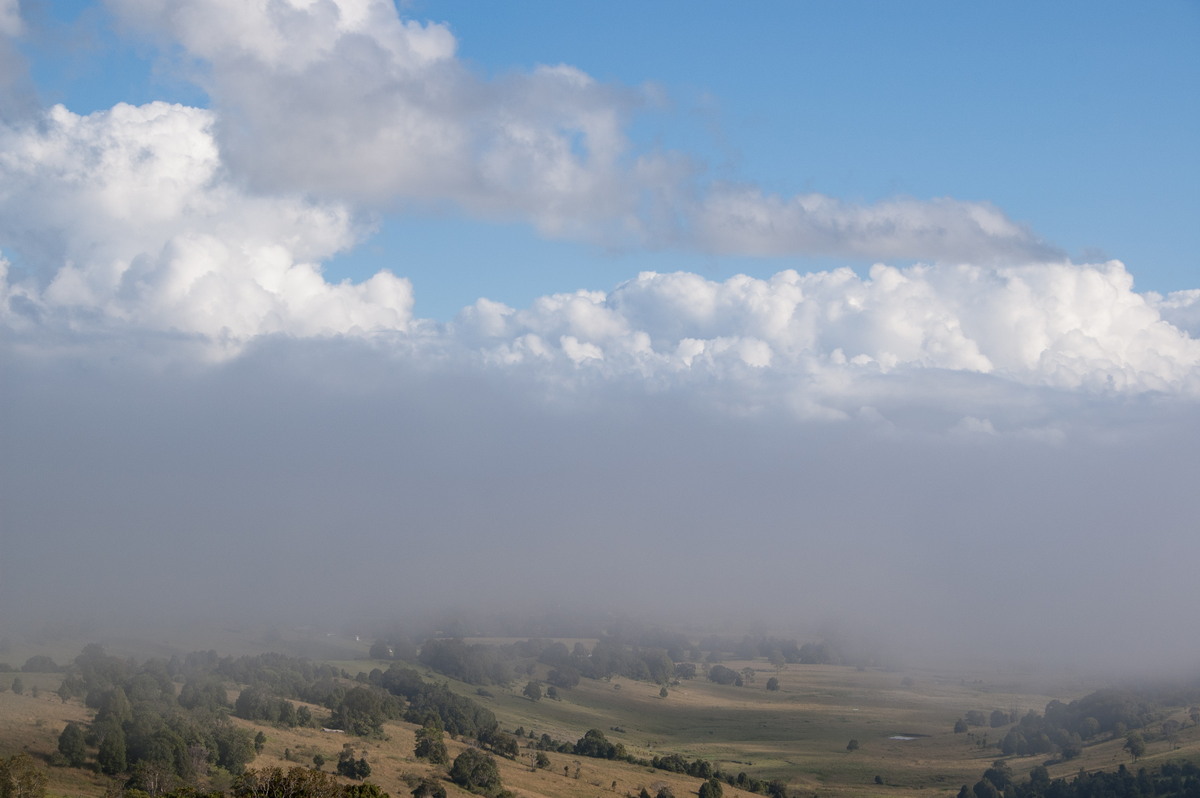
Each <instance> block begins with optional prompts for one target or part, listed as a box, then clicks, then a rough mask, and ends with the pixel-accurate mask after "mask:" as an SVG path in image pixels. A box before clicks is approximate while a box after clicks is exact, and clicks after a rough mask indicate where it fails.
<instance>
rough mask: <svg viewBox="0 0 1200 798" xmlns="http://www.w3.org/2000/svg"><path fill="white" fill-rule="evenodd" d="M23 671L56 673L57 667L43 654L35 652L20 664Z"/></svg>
mask: <svg viewBox="0 0 1200 798" xmlns="http://www.w3.org/2000/svg"><path fill="white" fill-rule="evenodd" d="M21 670H22V671H24V672H25V673H58V671H59V667H58V666H57V665H55V664H54V660H52V659H50V658H49V657H47V656H46V655H45V654H35V655H34V656H32V657H30V658H29V659H27V660H25V664H24V665H22V666H21Z"/></svg>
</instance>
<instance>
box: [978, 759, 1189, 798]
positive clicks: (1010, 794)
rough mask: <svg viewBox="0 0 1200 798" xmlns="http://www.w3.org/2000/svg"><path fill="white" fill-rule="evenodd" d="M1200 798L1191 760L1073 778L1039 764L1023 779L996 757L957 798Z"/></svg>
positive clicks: (1084, 773) (1119, 768)
mask: <svg viewBox="0 0 1200 798" xmlns="http://www.w3.org/2000/svg"><path fill="white" fill-rule="evenodd" d="M1000 796H1003V798H1108V797H1109V796H1127V797H1128V798H1151V797H1152V796H1157V798H1200V765H1196V764H1194V763H1191V762H1183V763H1168V764H1165V765H1162V766H1161V767H1158V768H1155V769H1153V770H1147V769H1145V768H1141V769H1140V770H1138V772H1137V773H1136V774H1135V773H1132V772H1131V771H1130V770H1129V769H1128V768H1126V767H1125V765H1121V766H1120V767H1118V768H1117V770H1116V772H1105V771H1099V772H1096V773H1087V772H1085V771H1083V770H1080V771H1079V773H1078V774H1077V775H1076V776H1075V777H1074V778H1072V779H1069V780H1068V779H1051V778H1050V774H1049V773H1048V772H1047V771H1046V768H1045V767H1044V766H1042V765H1039V766H1037V767H1035V768H1034V769H1033V770H1031V771H1030V773H1029V778H1028V779H1026V780H1024V781H1020V782H1018V781H1016V780H1014V779H1013V775H1012V771H1011V770H1010V769H1009V768H1008V766H1007V764H1005V763H1004V762H1003V761H998V762H996V763H995V764H993V765H992V767H990V768H988V769H987V771H985V772H984V774H983V778H981V779H980V780H979V781H978V782H976V783H975V785H974V786H973V787H970V788H968V787H967V786H966V785H965V784H964V785H963V787H962V789H961V790H959V792H958V798H1000Z"/></svg>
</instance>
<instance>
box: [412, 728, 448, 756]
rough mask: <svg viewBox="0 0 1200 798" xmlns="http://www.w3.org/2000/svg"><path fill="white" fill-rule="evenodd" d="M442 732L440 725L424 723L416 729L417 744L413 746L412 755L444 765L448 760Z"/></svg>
mask: <svg viewBox="0 0 1200 798" xmlns="http://www.w3.org/2000/svg"><path fill="white" fill-rule="evenodd" d="M443 737H444V732H443V731H442V728H441V726H440V725H434V724H426V725H425V726H422V727H421V728H419V729H417V744H416V746H415V747H414V748H413V756H415V757H417V758H418V759H428V760H429V761H430V762H432V763H433V764H435V765H444V764H446V763H447V762H449V761H450V754H449V753H447V752H446V743H445V742H444V741H443Z"/></svg>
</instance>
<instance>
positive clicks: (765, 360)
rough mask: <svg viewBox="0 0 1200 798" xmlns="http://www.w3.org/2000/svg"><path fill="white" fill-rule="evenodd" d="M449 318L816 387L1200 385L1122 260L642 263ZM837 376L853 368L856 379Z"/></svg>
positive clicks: (604, 360) (495, 344)
mask: <svg viewBox="0 0 1200 798" xmlns="http://www.w3.org/2000/svg"><path fill="white" fill-rule="evenodd" d="M456 334H457V335H458V336H459V340H460V341H462V342H463V343H464V344H465V345H467V346H469V347H471V348H472V349H475V350H476V351H480V352H483V353H486V354H487V355H489V356H490V359H492V360H494V361H496V362H503V363H512V362H514V361H517V360H525V359H528V360H530V361H531V362H540V363H552V362H554V360H555V357H556V355H555V348H554V347H553V346H543V347H541V348H539V349H538V350H536V353H535V352H526V353H524V354H523V353H522V352H520V351H518V350H517V349H515V348H514V342H515V341H521V340H525V339H526V338H527V337H528V336H536V337H537V339H538V340H539V341H542V342H543V343H544V342H547V341H560V342H564V343H563V344H562V346H561V350H562V352H561V356H565V358H566V359H567V360H569V361H571V362H572V363H573V364H574V365H576V366H581V365H583V364H584V360H587V361H594V362H590V363H589V364H588V365H589V366H591V367H592V368H595V369H600V370H602V371H603V373H605V374H608V375H609V376H611V377H624V376H626V375H630V374H639V375H645V376H648V377H650V378H652V381H653V380H661V379H668V380H679V379H690V378H691V377H694V376H695V375H699V374H704V375H706V377H708V378H713V379H717V380H721V381H729V382H731V383H740V382H742V381H744V380H747V379H750V380H751V381H753V379H754V378H749V377H747V375H748V374H749V373H750V372H746V371H745V367H747V366H749V367H752V368H753V369H764V370H768V371H770V372H771V373H772V374H773V375H774V376H775V377H776V378H777V379H778V380H779V381H780V382H778V383H774V384H773V387H772V388H771V390H774V391H777V392H780V393H783V392H785V391H786V390H788V386H791V387H792V388H796V387H803V388H804V390H805V391H806V392H807V393H808V395H809V397H810V398H814V397H815V398H818V399H820V398H821V396H822V394H824V395H825V398H829V397H831V396H834V395H839V394H855V393H856V392H857V393H858V394H859V395H860V396H861V395H862V394H861V391H862V390H863V389H866V386H867V384H868V383H869V382H870V380H873V379H875V378H877V377H880V376H887V377H889V378H890V384H891V385H892V386H893V387H894V388H896V389H898V390H899V391H901V392H903V391H904V387H903V386H904V385H905V384H906V383H908V382H910V381H911V380H913V379H915V377H914V374H916V373H917V372H920V371H936V372H943V371H944V372H958V373H965V374H979V375H990V376H992V377H994V378H996V379H997V380H1001V381H1004V382H1010V383H1012V384H1015V385H1023V386H1043V387H1050V388H1054V389H1062V390H1069V391H1076V390H1084V391H1099V392H1102V393H1107V392H1118V393H1122V392H1126V393H1138V392H1147V391H1162V392H1167V393H1180V392H1182V393H1185V394H1194V393H1195V392H1196V391H1197V390H1198V389H1200V342H1198V341H1196V340H1194V339H1192V338H1191V337H1189V336H1188V335H1187V334H1186V333H1185V332H1183V331H1181V330H1179V329H1178V328H1176V327H1174V326H1172V325H1170V324H1169V323H1167V322H1166V321H1164V320H1163V319H1162V318H1161V317H1160V315H1159V313H1158V311H1157V310H1156V308H1155V307H1154V305H1153V303H1152V302H1150V301H1148V300H1147V299H1146V298H1145V297H1143V296H1141V295H1139V294H1137V293H1135V292H1134V291H1133V290H1132V279H1131V278H1130V276H1129V274H1128V273H1127V272H1126V271H1125V269H1124V267H1123V266H1122V265H1121V264H1120V263H1118V262H1115V261H1114V262H1110V263H1107V264H1101V265H1097V266H1073V265H1044V264H1038V265H1032V266H1024V267H983V266H967V265H963V266H954V267H948V266H947V267H929V266H915V267H910V268H906V269H898V268H894V267H889V266H884V265H877V266H875V267H874V268H872V270H871V273H870V275H869V276H868V277H867V278H865V279H864V278H860V277H859V276H857V275H856V274H854V273H853V272H852V271H850V270H848V269H841V270H836V271H831V272H817V273H812V274H805V275H801V274H798V273H796V272H794V271H785V272H781V273H779V274H777V275H775V276H774V277H772V278H771V279H769V280H758V279H754V278H750V277H746V276H737V277H733V278H731V279H729V280H726V281H724V282H714V281H710V280H706V279H704V278H702V277H700V276H698V275H695V274H688V273H676V274H655V273H644V274H642V275H640V276H638V277H637V278H636V279H634V280H631V281H629V282H627V283H624V284H622V285H621V286H618V287H617V288H616V289H615V290H614V291H612V292H611V293H609V294H602V293H598V292H578V293H575V294H570V295H558V296H552V297H545V298H543V299H541V300H538V301H537V302H535V303H534V304H533V306H532V307H530V308H529V309H527V310H521V311H518V310H512V309H509V308H505V307H504V306H501V305H497V304H496V303H492V302H486V301H484V302H480V303H478V304H476V305H475V306H474V307H472V308H469V309H467V310H466V311H464V313H463V314H462V315H460V317H459V319H458V322H457V329H456ZM565 342H569V345H568V344H567V343H565ZM584 345H589V346H590V348H588V349H587V350H586V352H587V353H588V355H587V357H586V358H583V357H580V355H579V353H580V352H581V351H584V350H582V349H581V347H583V346H584ZM835 374H840V375H842V378H838V379H833V378H832V375H835ZM686 375H691V376H686ZM846 380H850V382H851V383H861V385H860V386H859V389H858V391H856V389H855V388H854V387H853V385H852V384H851V385H848V384H847V383H846ZM863 380H867V382H863ZM756 386H757V383H754V384H753V385H749V386H745V387H748V388H750V389H751V390H750V393H751V394H753V390H754V387H756ZM760 398H761V397H760Z"/></svg>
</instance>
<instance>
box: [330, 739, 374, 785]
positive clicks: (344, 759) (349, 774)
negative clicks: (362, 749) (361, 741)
mask: <svg viewBox="0 0 1200 798" xmlns="http://www.w3.org/2000/svg"><path fill="white" fill-rule="evenodd" d="M337 772H338V775H339V776H345V777H346V778H348V779H360V780H361V779H365V778H366V777H367V776H370V775H371V766H370V765H369V764H367V760H366V759H365V758H361V757H360V758H359V759H355V758H354V748H353V747H352V746H351V745H350V743H346V744H345V745H344V746H342V752H341V753H340V754H338V761H337Z"/></svg>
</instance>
